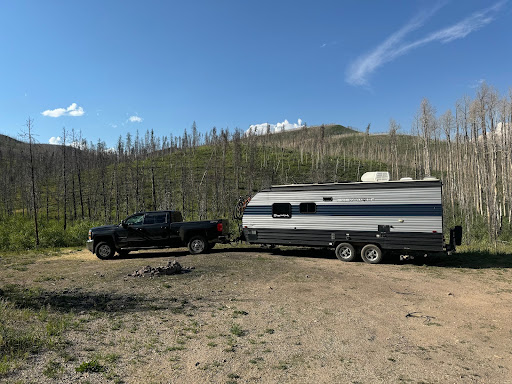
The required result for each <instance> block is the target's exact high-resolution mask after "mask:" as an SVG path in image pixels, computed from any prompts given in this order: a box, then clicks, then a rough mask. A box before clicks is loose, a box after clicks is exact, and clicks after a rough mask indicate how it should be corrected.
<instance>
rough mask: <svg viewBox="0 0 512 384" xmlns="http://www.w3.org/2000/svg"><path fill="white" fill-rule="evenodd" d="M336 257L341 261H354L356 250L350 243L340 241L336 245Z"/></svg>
mask: <svg viewBox="0 0 512 384" xmlns="http://www.w3.org/2000/svg"><path fill="white" fill-rule="evenodd" d="M335 253H336V257H337V258H338V259H340V260H341V261H353V260H354V259H355V258H356V250H355V249H354V246H353V245H352V244H349V243H340V244H338V246H337V247H336V251H335Z"/></svg>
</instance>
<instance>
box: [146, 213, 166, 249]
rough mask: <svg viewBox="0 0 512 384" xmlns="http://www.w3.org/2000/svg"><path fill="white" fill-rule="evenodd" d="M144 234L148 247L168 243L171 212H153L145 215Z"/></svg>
mask: <svg viewBox="0 0 512 384" xmlns="http://www.w3.org/2000/svg"><path fill="white" fill-rule="evenodd" d="M142 227H143V235H144V236H145V238H146V243H147V245H146V246H148V247H151V246H164V245H168V240H169V212H153V213H146V214H145V215H144V224H143V226H142Z"/></svg>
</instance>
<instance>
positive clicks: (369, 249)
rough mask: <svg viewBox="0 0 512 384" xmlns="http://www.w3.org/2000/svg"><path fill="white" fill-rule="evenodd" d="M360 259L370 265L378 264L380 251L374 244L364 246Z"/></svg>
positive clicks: (380, 255) (380, 256)
mask: <svg viewBox="0 0 512 384" xmlns="http://www.w3.org/2000/svg"><path fill="white" fill-rule="evenodd" d="M361 258H362V259H363V261H364V262H366V263H370V264H379V263H380V262H381V261H382V250H381V249H380V248H379V247H378V246H376V245H375V244H366V245H365V246H364V247H363V249H361Z"/></svg>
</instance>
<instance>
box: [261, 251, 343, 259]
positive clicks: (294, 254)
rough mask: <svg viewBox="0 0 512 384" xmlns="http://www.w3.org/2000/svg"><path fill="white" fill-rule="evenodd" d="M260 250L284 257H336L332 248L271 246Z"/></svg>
mask: <svg viewBox="0 0 512 384" xmlns="http://www.w3.org/2000/svg"><path fill="white" fill-rule="evenodd" d="M260 251H267V252H270V253H272V254H273V255H279V256H286V257H309V258H313V259H336V255H335V254H334V251H333V250H332V249H328V248H296V249H288V248H273V249H267V250H265V249H260Z"/></svg>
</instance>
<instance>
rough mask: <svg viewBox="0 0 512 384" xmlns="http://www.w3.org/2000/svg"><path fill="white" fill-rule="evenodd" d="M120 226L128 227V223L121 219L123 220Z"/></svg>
mask: <svg viewBox="0 0 512 384" xmlns="http://www.w3.org/2000/svg"><path fill="white" fill-rule="evenodd" d="M121 227H123V228H125V229H126V228H128V224H126V222H125V221H124V220H123V221H121Z"/></svg>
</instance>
